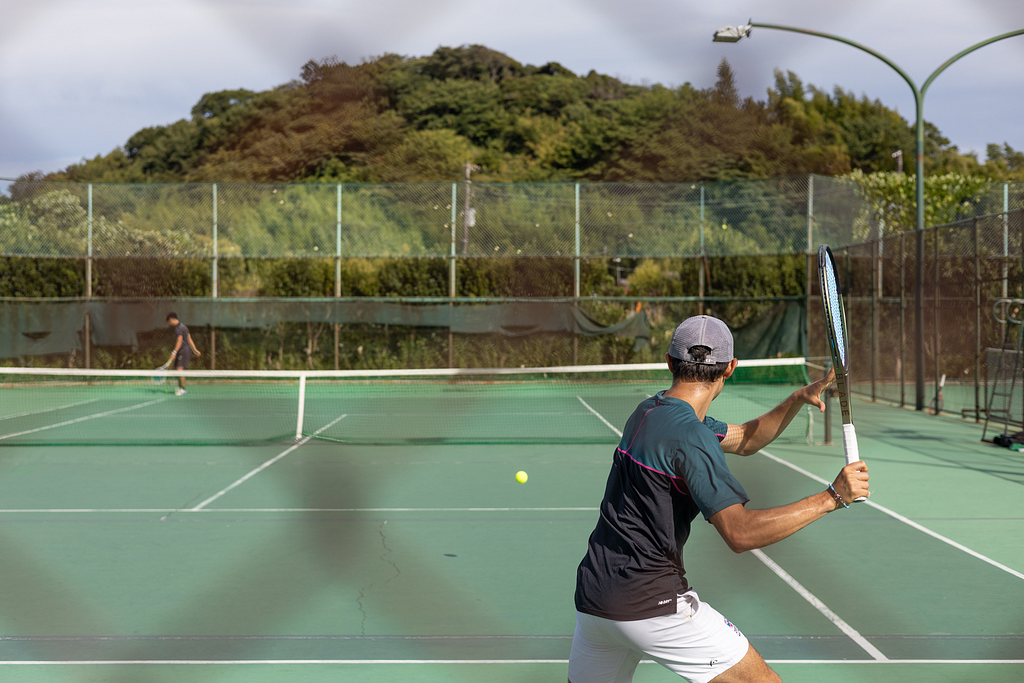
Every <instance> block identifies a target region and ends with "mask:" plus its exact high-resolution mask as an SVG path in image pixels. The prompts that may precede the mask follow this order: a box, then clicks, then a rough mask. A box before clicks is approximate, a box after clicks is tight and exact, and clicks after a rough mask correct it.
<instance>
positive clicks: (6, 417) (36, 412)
mask: <svg viewBox="0 0 1024 683" xmlns="http://www.w3.org/2000/svg"><path fill="white" fill-rule="evenodd" d="M98 400H99V399H98V398H90V399H89V400H88V401H79V402H78V403H69V404H67V405H66V406H57V407H56V408H47V409H45V410H30V411H28V412H27V413H17V414H15V415H4V416H3V417H0V421H2V420H12V419H14V418H16V417H25V416H26V415H41V414H43V413H53V412H56V411H58V410H64V409H65V408H74V407H75V406H84V405H85V404H86V403H95V402H96V401H98Z"/></svg>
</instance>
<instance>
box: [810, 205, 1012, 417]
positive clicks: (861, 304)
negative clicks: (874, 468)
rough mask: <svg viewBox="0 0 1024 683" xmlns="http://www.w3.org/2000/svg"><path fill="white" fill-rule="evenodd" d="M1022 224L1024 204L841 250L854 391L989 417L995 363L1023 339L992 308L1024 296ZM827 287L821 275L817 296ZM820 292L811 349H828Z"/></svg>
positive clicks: (814, 306)
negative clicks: (918, 282)
mask: <svg viewBox="0 0 1024 683" xmlns="http://www.w3.org/2000/svg"><path fill="white" fill-rule="evenodd" d="M1022 226H1024V210H1022V209H1017V210H1015V211H1010V212H1007V213H999V214H995V215H988V216H979V217H976V218H972V219H968V220H963V221H958V222H956V223H951V224H948V225H942V226H936V227H931V228H928V229H926V230H924V231H922V232H921V233H920V234H918V233H916V232H906V233H901V234H896V235H887V236H882V237H881V238H880V239H879V238H878V237H877V236H876V238H875V239H873V240H871V241H869V242H865V243H861V244H856V245H850V246H848V247H846V248H843V249H839V250H836V259H837V265H838V266H839V269H840V277H841V278H842V277H845V280H846V281H845V283H843V284H844V287H843V288H844V290H845V291H846V292H847V295H846V309H847V321H848V324H849V331H850V339H851V343H850V359H851V360H850V367H851V370H850V374H851V377H852V380H853V391H855V392H856V393H859V394H861V395H864V396H869V397H871V398H872V399H873V400H880V401H886V402H889V403H892V404H896V405H899V406H907V407H916V406H917V405H918V403H919V400H920V402H921V403H922V404H923V406H924V408H925V409H927V410H931V411H932V412H942V413H949V414H953V415H957V416H961V417H963V418H966V419H971V420H978V421H984V420H985V419H986V416H987V408H988V406H989V401H990V400H991V398H992V389H993V386H992V383H993V381H994V380H995V377H993V376H992V370H991V368H990V367H988V366H990V365H992V362H991V360H992V357H996V358H998V355H995V356H994V354H998V353H999V351H998V350H999V349H1002V348H1003V347H1004V345H1005V344H1007V343H1009V344H1011V345H1012V344H1016V341H1017V340H1016V337H1015V335H1016V330H1012V329H1011V330H1010V332H1011V335H1010V337H1009V339H1005V338H1004V334H1005V333H1006V332H1007V326H1006V325H1004V324H1000V323H999V322H998V321H997V319H996V317H995V315H994V312H993V311H994V307H995V306H996V303H997V302H998V301H999V300H1001V299H1006V298H1008V297H1010V298H1020V297H1021V296H1022V277H1021V274H1022V270H1021V266H1022V263H1024V244H1022V239H1021V235H1022ZM919 238H920V243H921V244H920V246H921V253H922V254H923V260H922V261H921V268H922V278H921V291H920V293H919V294H918V293H917V292H916V291H915V290H916V287H915V284H916V279H915V276H916V270H917V266H918V263H917V259H918V239H919ZM819 292H820V288H819V285H818V283H817V277H816V276H815V277H814V283H813V285H812V289H811V293H812V294H814V295H818V294H819ZM918 297H919V299H918ZM812 298H813V300H814V301H815V303H812V305H811V308H810V318H811V320H810V330H811V354H812V355H819V354H820V355H825V354H826V346H825V344H826V342H825V339H824V334H823V330H824V325H823V323H822V322H821V310H820V309H821V306H820V296H814V297H812ZM918 306H919V308H918ZM916 316H920V319H921V322H922V325H921V328H920V343H921V346H920V351H919V350H918V334H917V329H918V328H917V325H916ZM1011 327H1012V326H1011ZM918 364H921V367H922V370H923V377H924V394H923V396H919V394H918V387H917V383H916V377H917V374H916V373H917V366H918ZM1018 412H1019V411H1018ZM995 417H996V416H995V415H993V418H995ZM1017 419H1018V421H1019V420H1020V416H1018V418H1017Z"/></svg>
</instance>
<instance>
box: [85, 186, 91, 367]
mask: <svg viewBox="0 0 1024 683" xmlns="http://www.w3.org/2000/svg"><path fill="white" fill-rule="evenodd" d="M87 231H88V234H87V236H86V257H85V298H86V300H90V299H92V183H89V225H88V227H87ZM91 365H92V316H91V315H89V311H88V310H86V311H85V367H86V369H88V368H89V367H91Z"/></svg>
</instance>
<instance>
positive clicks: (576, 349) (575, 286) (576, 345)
mask: <svg viewBox="0 0 1024 683" xmlns="http://www.w3.org/2000/svg"><path fill="white" fill-rule="evenodd" d="M575 232H576V256H575V258H574V259H573V276H572V278H573V279H572V291H573V298H574V299H576V301H574V302H573V305H574V306H579V305H580V303H579V298H580V184H579V183H576V231H575ZM579 358H580V336H579V333H577V332H573V333H572V364H573V365H578V364H579Z"/></svg>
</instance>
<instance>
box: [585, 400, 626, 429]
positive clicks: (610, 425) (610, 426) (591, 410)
mask: <svg viewBox="0 0 1024 683" xmlns="http://www.w3.org/2000/svg"><path fill="white" fill-rule="evenodd" d="M576 398H578V399H579V400H580V403H582V404H583V407H584V408H586V409H587V410H589V411H590V412H592V413H593V414H594V415H597V419H599V420H601V422H604V423H605V424H606V425H608V429H610V430H612V431H613V432H615V433H616V434H618V435H619V436H620V437H621V436H622V432H621V431H619V429H618V428H617V427H616V426H615V425H613V424H612V423H611V422H609V421H608V420H606V419H604V415H602V414H601V413H599V412H597V411H596V410H594V409H593V408H591V407H590V404H589V403H587V402H586V401H584V400H583V397H582V396H577V397H576Z"/></svg>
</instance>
